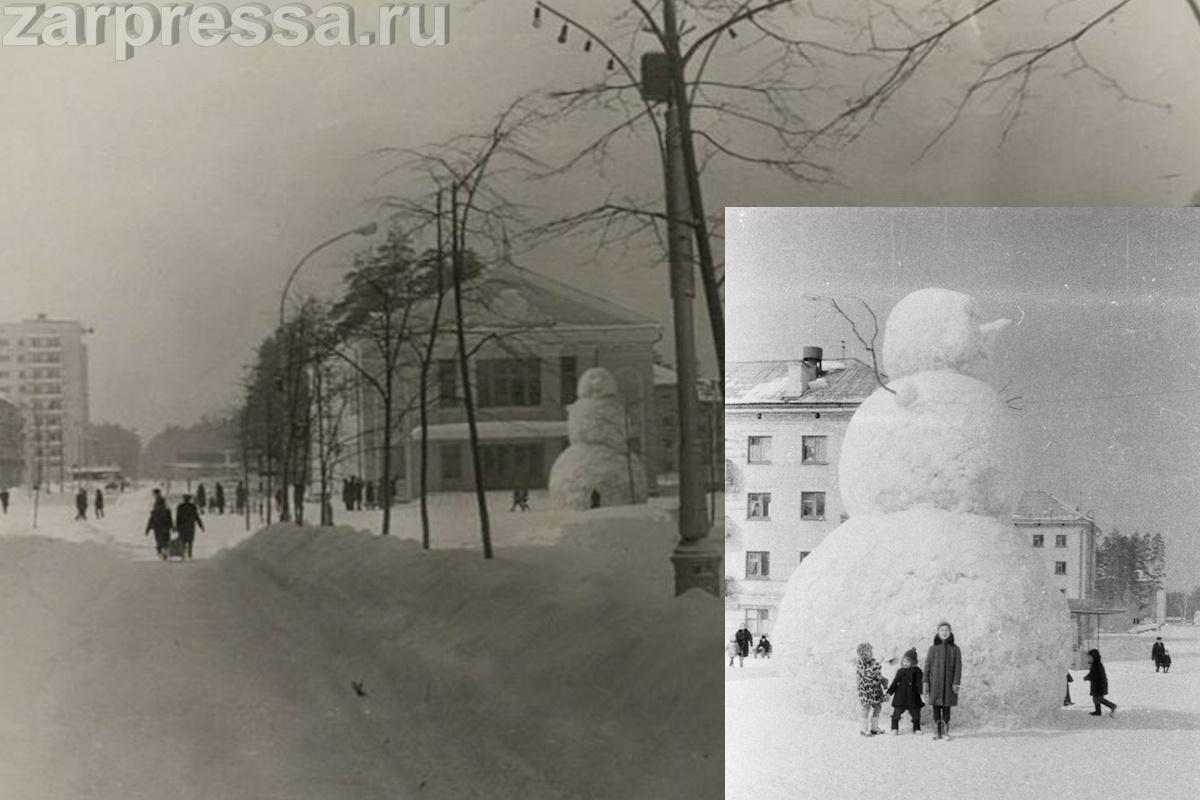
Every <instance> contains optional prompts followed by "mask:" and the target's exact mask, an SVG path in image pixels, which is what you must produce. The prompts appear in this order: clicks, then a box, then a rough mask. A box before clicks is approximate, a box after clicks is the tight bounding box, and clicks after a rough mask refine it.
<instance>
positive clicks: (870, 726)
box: [856, 621, 962, 739]
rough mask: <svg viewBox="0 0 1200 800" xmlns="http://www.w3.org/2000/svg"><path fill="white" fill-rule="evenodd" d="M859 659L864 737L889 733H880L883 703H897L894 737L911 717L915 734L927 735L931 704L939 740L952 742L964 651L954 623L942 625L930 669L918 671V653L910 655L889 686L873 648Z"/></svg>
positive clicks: (865, 647)
mask: <svg viewBox="0 0 1200 800" xmlns="http://www.w3.org/2000/svg"><path fill="white" fill-rule="evenodd" d="M856 652H857V654H858V668H857V680H858V702H859V705H860V706H861V707H862V730H860V731H859V733H860V734H861V735H863V736H875V735H877V734H880V733H883V731H881V730H880V729H879V714H880V711H881V709H882V706H883V699H884V697H885V696H887V695H891V697H892V728H891V730H892V733H893V734H894V735H898V734H899V733H900V718H901V717H903V716H904V712H906V711H907V712H908V715H909V718H910V719H911V720H912V730H913V733H921V709H922V708H924V707H925V705H926V700H925V698H927V699H928V703H929V704H930V705H932V706H933V719H934V722H935V723H937V734H936V736H934V738H935V739H949V738H950V709H951V708H953V707H954V706H956V705H958V690H959V687H960V686H961V684H962V651H961V650H959V648H958V645H956V644H955V643H954V631H953V629H951V627H950V623H949V622H945V621H943V622H939V623H938V627H937V633H936V634H934V637H933V644H932V645H930V647H929V650H928V651H927V652H926V654H925V668H924V669H922V668H921V667H918V666H917V648H915V647H911V648H909V649H908V651H907V652H905V653H904V657H903V659H902V660H901V665H900V669H898V670H896V674H895V676H894V677H893V678H892V681H891V683H890V684H889V683H888V681H887V679H885V678H884V677H883V672H882V668H881V666H880V664H879V662H878V661H876V660H875V655H874V651H873V650H872V648H871V644H870V643H869V642H862V643H861V644H859V645H858V647H857V648H856Z"/></svg>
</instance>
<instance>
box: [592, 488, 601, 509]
mask: <svg viewBox="0 0 1200 800" xmlns="http://www.w3.org/2000/svg"><path fill="white" fill-rule="evenodd" d="M591 507H592V508H599V507H600V490H599V489H592V496H591Z"/></svg>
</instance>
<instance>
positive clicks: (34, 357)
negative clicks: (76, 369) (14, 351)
mask: <svg viewBox="0 0 1200 800" xmlns="http://www.w3.org/2000/svg"><path fill="white" fill-rule="evenodd" d="M12 360H13V358H12V356H10V355H8V354H7V353H0V361H12ZM16 360H17V361H20V362H26V361H27V362H29V363H31V364H61V363H62V353H29V354H28V355H18V356H17V358H16Z"/></svg>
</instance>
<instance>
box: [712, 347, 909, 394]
mask: <svg viewBox="0 0 1200 800" xmlns="http://www.w3.org/2000/svg"><path fill="white" fill-rule="evenodd" d="M798 362H799V360H798V359H795V360H793V361H792V362H791V363H798ZM788 363H789V362H788V361H736V362H733V363H730V364H726V365H725V403H726V405H737V404H741V405H755V404H764V405H785V404H786V405H792V404H795V405H806V404H812V403H845V404H854V405H857V404H859V403H861V402H862V401H863V400H866V399H867V397H869V396H870V394H871V393H872V392H874V391H875V390H876V389H878V388H879V381H878V380H876V378H875V370H874V369H873V368H872V367H870V366H868V365H867V364H864V363H863V362H861V361H859V360H858V359H856V358H847V359H843V360H838V361H825V362H823V363H822V369H823V372H822V374H821V377H820V378H818V379H816V380H814V381H811V382H810V383H809V389H808V391H807V392H805V393H804V395H803V396H801V397H794V396H791V395H789V394H788V393H787V385H788V366H787V365H788ZM883 377H884V380H887V378H886V376H883Z"/></svg>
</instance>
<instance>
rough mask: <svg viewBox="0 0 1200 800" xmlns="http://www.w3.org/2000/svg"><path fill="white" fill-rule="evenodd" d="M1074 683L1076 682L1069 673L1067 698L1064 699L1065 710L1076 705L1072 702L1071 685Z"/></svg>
mask: <svg viewBox="0 0 1200 800" xmlns="http://www.w3.org/2000/svg"><path fill="white" fill-rule="evenodd" d="M1074 682H1075V679H1074V678H1072V677H1071V673H1069V672H1068V673H1067V696H1066V697H1064V698H1063V707H1064V708H1065V707H1066V706H1073V705H1075V704H1074V703H1073V702H1071V684H1072V683H1074Z"/></svg>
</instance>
